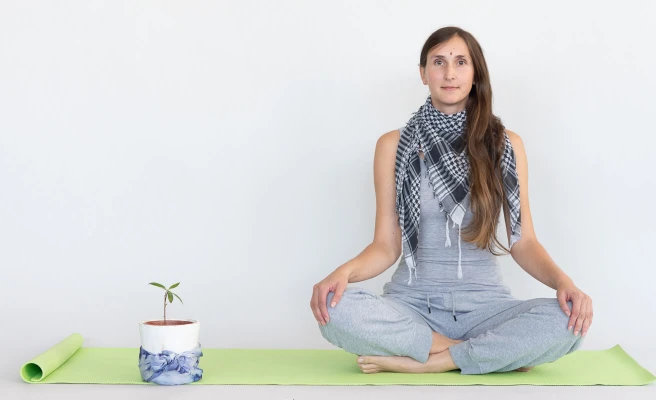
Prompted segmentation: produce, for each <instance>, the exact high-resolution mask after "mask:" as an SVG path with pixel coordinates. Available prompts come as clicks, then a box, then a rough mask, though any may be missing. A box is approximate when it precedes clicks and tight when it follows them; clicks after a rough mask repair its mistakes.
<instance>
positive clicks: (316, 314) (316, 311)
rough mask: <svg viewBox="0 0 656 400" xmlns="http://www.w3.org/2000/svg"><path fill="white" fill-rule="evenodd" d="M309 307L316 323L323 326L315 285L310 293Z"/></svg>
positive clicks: (317, 290)
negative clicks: (310, 301)
mask: <svg viewBox="0 0 656 400" xmlns="http://www.w3.org/2000/svg"><path fill="white" fill-rule="evenodd" d="M310 307H311V308H312V313H313V314H314V318H315V319H316V320H317V322H318V323H320V324H321V325H325V324H324V321H323V318H322V317H321V311H320V310H319V288H318V287H317V285H314V290H313V292H312V303H311V306H310Z"/></svg>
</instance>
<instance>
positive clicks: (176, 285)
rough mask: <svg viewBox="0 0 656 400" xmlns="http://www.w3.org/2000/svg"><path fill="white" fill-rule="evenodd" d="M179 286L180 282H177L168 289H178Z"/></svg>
mask: <svg viewBox="0 0 656 400" xmlns="http://www.w3.org/2000/svg"><path fill="white" fill-rule="evenodd" d="M179 284H180V282H178V283H176V284H173V285H171V287H169V289H173V288H176V287H178V285H179Z"/></svg>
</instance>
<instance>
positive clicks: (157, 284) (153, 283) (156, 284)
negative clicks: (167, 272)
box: [150, 282, 166, 290]
mask: <svg viewBox="0 0 656 400" xmlns="http://www.w3.org/2000/svg"><path fill="white" fill-rule="evenodd" d="M150 284H151V285H153V286H157V287H161V288H162V289H164V290H166V288H165V287H164V285H162V284H159V283H157V282H150Z"/></svg>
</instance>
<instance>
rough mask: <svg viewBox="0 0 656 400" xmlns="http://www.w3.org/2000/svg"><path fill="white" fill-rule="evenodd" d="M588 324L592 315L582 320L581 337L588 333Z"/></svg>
mask: <svg viewBox="0 0 656 400" xmlns="http://www.w3.org/2000/svg"><path fill="white" fill-rule="evenodd" d="M590 324H592V317H591V316H588V317H587V318H586V319H585V321H584V322H583V331H582V333H581V336H582V337H585V335H587V334H588V329H590Z"/></svg>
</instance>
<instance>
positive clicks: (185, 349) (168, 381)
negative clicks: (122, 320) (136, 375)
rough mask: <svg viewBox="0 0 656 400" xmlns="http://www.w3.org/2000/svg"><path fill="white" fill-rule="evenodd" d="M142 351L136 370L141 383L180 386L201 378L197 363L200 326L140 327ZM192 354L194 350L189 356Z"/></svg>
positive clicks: (151, 323)
mask: <svg viewBox="0 0 656 400" xmlns="http://www.w3.org/2000/svg"><path fill="white" fill-rule="evenodd" d="M139 334H140V336H141V349H142V350H145V351H146V352H148V353H150V355H146V354H145V353H144V352H143V351H141V350H140V354H139V369H140V372H141V376H142V379H143V380H144V381H148V382H153V383H157V384H160V385H179V384H184V383H191V380H193V381H197V380H199V379H200V378H201V377H202V369H200V368H198V362H196V363H195V364H194V362H193V360H198V357H200V356H202V352H200V351H199V348H200V323H199V322H198V321H197V320H191V319H175V320H168V319H167V320H166V325H164V321H163V320H147V321H142V322H140V323H139ZM192 350H194V351H193V352H192Z"/></svg>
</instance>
